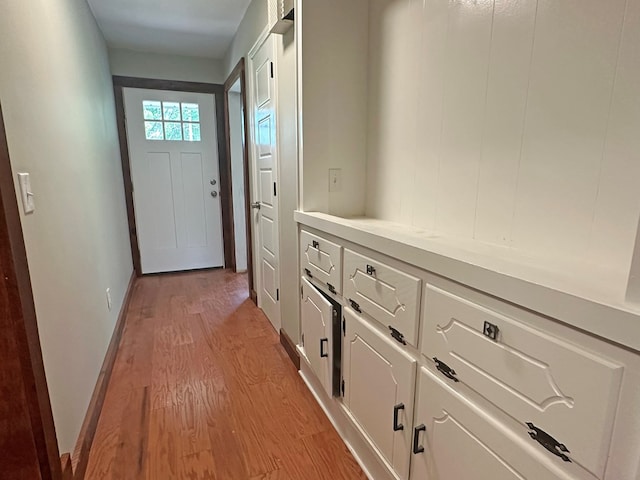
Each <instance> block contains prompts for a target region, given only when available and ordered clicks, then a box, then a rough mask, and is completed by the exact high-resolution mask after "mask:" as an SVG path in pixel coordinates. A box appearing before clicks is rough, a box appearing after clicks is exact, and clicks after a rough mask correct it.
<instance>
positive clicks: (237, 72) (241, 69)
mask: <svg viewBox="0 0 640 480" xmlns="http://www.w3.org/2000/svg"><path fill="white" fill-rule="evenodd" d="M238 79H239V80H240V89H241V90H242V92H241V95H240V97H241V101H242V110H243V113H244V118H243V120H244V148H243V152H242V154H243V157H244V158H243V162H242V163H243V170H244V172H243V174H244V209H245V221H246V225H247V226H246V234H247V276H248V277H249V293H250V295H251V300H253V303H255V304H256V305H257V304H258V294H257V293H256V290H255V282H254V278H253V235H252V222H251V184H250V177H249V148H250V145H251V144H250V141H251V135H250V131H249V129H250V123H249V122H250V119H249V111H248V109H247V81H246V70H245V60H244V57H243V58H241V59H240V61H239V62H238V63H237V64H236V66H235V68H234V69H233V70H232V71H231V73H230V74H229V77H228V78H227V81H226V82H224V124H225V128H226V140H227V142H226V143H227V152H229V162H228V167H229V171H228V173H227V175H228V176H229V178H231V127H230V123H229V91H230V90H231V87H232V86H233V85H234V84H235V83H236V82H237V81H238ZM228 188H229V192H228V195H229V198H231V199H233V186H232V184H231V182H229V185H228ZM231 213H232V214H233V201H232V205H231ZM232 226H233V222H232ZM234 236H235V234H234ZM233 251H234V258H233V264H234V266H235V244H234V249H233Z"/></svg>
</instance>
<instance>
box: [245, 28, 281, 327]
mask: <svg viewBox="0 0 640 480" xmlns="http://www.w3.org/2000/svg"><path fill="white" fill-rule="evenodd" d="M273 52H274V49H273V40H272V38H271V36H269V37H268V38H267V40H266V41H265V42H264V43H263V44H262V46H261V47H260V48H259V49H258V51H257V52H256V53H255V55H253V56H251V69H250V70H251V76H252V85H253V89H252V90H253V92H252V97H253V98H252V102H251V103H252V105H253V128H254V135H253V143H254V157H253V158H254V165H253V167H254V168H253V173H254V175H253V177H254V195H253V198H254V199H255V200H256V201H257V202H256V204H257V205H256V207H258V206H259V209H254V212H256V213H255V214H254V231H255V232H257V242H256V243H257V252H256V253H257V260H258V261H257V264H258V271H257V273H258V282H257V283H258V306H259V307H260V308H262V310H263V311H264V312H265V314H266V315H267V317H268V318H269V321H270V322H271V324H272V325H273V327H274V328H275V329H276V331H280V324H281V320H280V290H279V289H280V252H279V229H278V197H277V184H276V181H277V168H278V148H277V137H276V99H275V90H276V87H275V80H274V78H273V70H274V65H273V57H274V54H273Z"/></svg>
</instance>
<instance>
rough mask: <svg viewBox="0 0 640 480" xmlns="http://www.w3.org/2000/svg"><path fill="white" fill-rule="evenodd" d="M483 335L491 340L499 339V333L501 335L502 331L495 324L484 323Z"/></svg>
mask: <svg viewBox="0 0 640 480" xmlns="http://www.w3.org/2000/svg"><path fill="white" fill-rule="evenodd" d="M482 333H483V334H484V336H485V337H489V338H490V339H491V340H497V339H498V333H500V329H499V328H498V326H497V325H494V324H493V323H489V322H484V327H483V329H482Z"/></svg>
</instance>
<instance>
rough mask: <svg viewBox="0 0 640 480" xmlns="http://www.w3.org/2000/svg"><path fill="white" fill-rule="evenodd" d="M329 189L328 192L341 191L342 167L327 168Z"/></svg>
mask: <svg viewBox="0 0 640 480" xmlns="http://www.w3.org/2000/svg"><path fill="white" fill-rule="evenodd" d="M329 191H330V192H341V191H342V169H340V168H330V169H329Z"/></svg>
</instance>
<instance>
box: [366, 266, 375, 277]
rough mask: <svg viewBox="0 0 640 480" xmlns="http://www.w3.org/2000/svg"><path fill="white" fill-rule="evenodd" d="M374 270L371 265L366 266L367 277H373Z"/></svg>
mask: <svg viewBox="0 0 640 480" xmlns="http://www.w3.org/2000/svg"><path fill="white" fill-rule="evenodd" d="M375 274H376V268H375V267H374V266H373V265H367V275H375Z"/></svg>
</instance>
